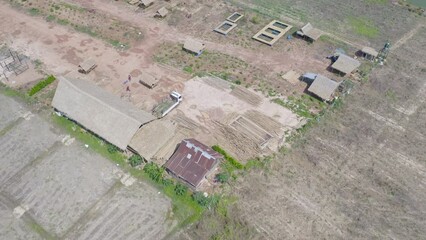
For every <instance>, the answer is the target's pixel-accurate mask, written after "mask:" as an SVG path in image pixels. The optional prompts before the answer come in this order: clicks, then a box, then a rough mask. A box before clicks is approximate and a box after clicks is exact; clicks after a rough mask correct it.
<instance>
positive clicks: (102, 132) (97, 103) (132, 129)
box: [52, 77, 155, 150]
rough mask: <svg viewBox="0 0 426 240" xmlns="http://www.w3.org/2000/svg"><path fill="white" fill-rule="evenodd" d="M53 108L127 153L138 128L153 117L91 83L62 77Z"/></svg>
mask: <svg viewBox="0 0 426 240" xmlns="http://www.w3.org/2000/svg"><path fill="white" fill-rule="evenodd" d="M52 106H53V107H54V108H55V109H56V110H57V111H59V112H60V113H62V114H63V115H65V116H66V117H67V118H69V119H72V120H74V121H75V122H77V123H79V124H80V125H82V126H83V127H84V128H86V129H87V130H89V131H91V132H93V133H95V134H96V135H98V136H99V137H101V138H103V139H104V140H106V141H108V142H110V143H112V144H114V145H115V146H117V147H118V148H120V149H122V150H125V149H126V148H127V145H128V144H129V143H130V140H131V139H132V137H133V135H134V134H135V133H136V132H137V131H138V129H139V128H140V127H141V126H142V125H144V124H146V123H148V122H150V121H152V120H154V119H155V118H154V116H152V115H151V114H149V113H147V112H144V111H142V110H139V109H137V108H136V107H134V106H133V105H131V104H130V103H127V102H125V101H123V100H121V99H120V98H119V97H117V96H115V95H112V94H110V93H108V92H106V91H105V90H103V89H101V88H100V87H98V86H96V85H95V84H93V83H90V82H89V81H85V80H81V79H71V78H65V77H59V84H58V87H57V88H56V92H55V96H54V97H53V101H52Z"/></svg>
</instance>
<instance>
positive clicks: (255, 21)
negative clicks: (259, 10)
mask: <svg viewBox="0 0 426 240" xmlns="http://www.w3.org/2000/svg"><path fill="white" fill-rule="evenodd" d="M250 22H252V23H253V24H259V22H260V20H259V16H258V15H254V16H253V17H252V18H251V19H250Z"/></svg>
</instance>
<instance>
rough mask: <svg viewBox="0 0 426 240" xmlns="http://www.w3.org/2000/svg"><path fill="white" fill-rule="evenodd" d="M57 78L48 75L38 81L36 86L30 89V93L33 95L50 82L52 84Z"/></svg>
mask: <svg viewBox="0 0 426 240" xmlns="http://www.w3.org/2000/svg"><path fill="white" fill-rule="evenodd" d="M55 80H56V78H55V77H54V76H53V75H50V76H48V77H47V78H45V79H44V80H42V81H40V82H38V83H37V84H36V85H35V86H34V87H32V88H31V89H30V90H29V91H28V95H30V96H33V95H34V94H36V93H38V92H39V91H41V90H42V89H43V88H45V87H47V86H48V85H49V84H51V83H52V82H53V81H55Z"/></svg>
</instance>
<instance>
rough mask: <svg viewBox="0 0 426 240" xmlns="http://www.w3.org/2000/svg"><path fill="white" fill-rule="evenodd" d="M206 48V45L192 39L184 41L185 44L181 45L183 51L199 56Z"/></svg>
mask: <svg viewBox="0 0 426 240" xmlns="http://www.w3.org/2000/svg"><path fill="white" fill-rule="evenodd" d="M205 48H206V45H205V44H204V43H200V42H198V41H195V40H193V39H188V40H186V41H185V44H184V45H183V49H184V50H186V51H188V52H190V53H193V54H195V55H197V56H198V55H200V54H201V53H203V51H204V49H205Z"/></svg>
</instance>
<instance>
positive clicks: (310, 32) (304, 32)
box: [297, 23, 322, 41]
mask: <svg viewBox="0 0 426 240" xmlns="http://www.w3.org/2000/svg"><path fill="white" fill-rule="evenodd" d="M321 34H322V32H321V31H320V30H318V29H316V28H314V27H313V26H312V24H311V23H308V24H306V25H305V26H303V27H302V28H301V29H300V31H297V35H299V36H301V37H304V38H308V39H310V40H311V41H316V40H318V38H320V37H321Z"/></svg>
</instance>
